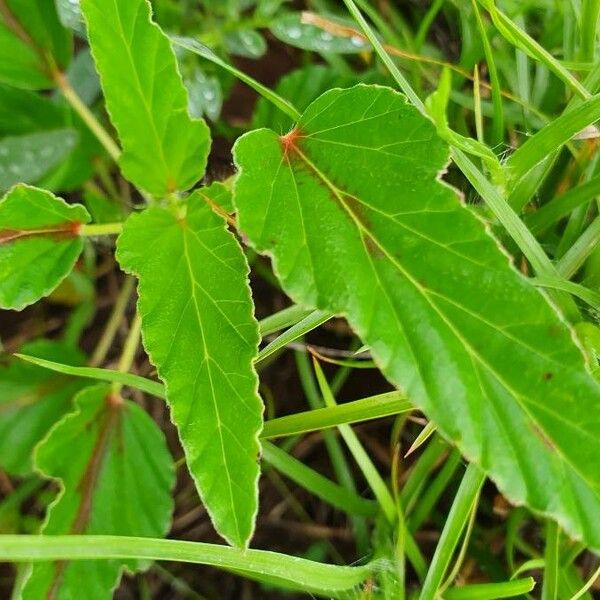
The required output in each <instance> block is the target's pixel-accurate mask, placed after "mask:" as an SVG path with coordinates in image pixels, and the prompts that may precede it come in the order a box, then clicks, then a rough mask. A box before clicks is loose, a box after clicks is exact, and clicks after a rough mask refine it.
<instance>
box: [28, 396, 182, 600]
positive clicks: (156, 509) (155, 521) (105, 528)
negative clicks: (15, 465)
mask: <svg viewBox="0 0 600 600" xmlns="http://www.w3.org/2000/svg"><path fill="white" fill-rule="evenodd" d="M75 404H76V409H77V410H76V411H75V412H73V413H71V414H69V415H67V416H66V417H65V418H64V419H63V420H62V421H61V422H60V423H58V424H57V425H56V427H55V428H54V429H53V430H52V431H51V432H50V434H49V435H48V437H47V438H46V439H45V440H44V442H43V443H42V444H41V445H40V446H39V447H38V449H37V452H36V455H35V462H36V466H37V468H38V469H39V470H40V471H41V472H42V474H44V475H46V476H47V477H52V478H54V479H57V480H58V481H60V483H61V491H60V493H59V494H58V497H57V498H56V500H55V501H54V502H53V504H52V505H51V506H50V508H49V511H48V515H47V517H46V521H45V523H44V526H43V529H42V533H43V534H45V535H59V534H66V533H71V534H104V535H135V536H140V537H161V536H164V535H165V534H166V533H167V531H168V529H169V525H170V522H171V513H172V510H173V500H172V498H171V490H172V488H173V485H174V483H175V467H174V464H173V460H172V458H171V456H170V454H169V451H168V448H167V445H166V441H165V438H164V435H163V433H162V432H161V431H160V429H159V428H158V426H157V425H156V424H155V423H154V421H152V419H151V418H150V417H149V416H148V415H147V414H146V413H145V412H144V411H143V410H142V409H141V408H140V407H139V406H138V405H137V404H135V403H134V402H130V401H123V400H122V399H120V398H118V397H115V396H113V395H112V394H111V388H110V386H108V385H96V386H93V387H89V388H87V389H85V390H83V391H82V392H80V393H79V394H78V395H77V397H76V399H75ZM146 566H147V562H146V561H143V560H136V559H129V560H107V561H86V562H79V561H77V562H58V563H54V564H53V563H38V564H36V565H34V567H33V569H32V571H31V575H30V577H29V579H28V580H27V583H26V584H25V588H24V590H23V598H25V599H26V600H29V599H35V598H49V597H52V598H57V599H62V598H73V597H77V596H78V595H79V594H80V593H81V585H82V583H83V582H85V589H86V592H85V595H86V597H88V598H111V597H112V594H111V592H112V590H113V589H114V587H115V585H116V584H117V583H118V581H119V578H120V574H121V572H122V571H123V569H127V570H128V571H129V572H133V571H136V570H140V569H143V568H145V567H146Z"/></svg>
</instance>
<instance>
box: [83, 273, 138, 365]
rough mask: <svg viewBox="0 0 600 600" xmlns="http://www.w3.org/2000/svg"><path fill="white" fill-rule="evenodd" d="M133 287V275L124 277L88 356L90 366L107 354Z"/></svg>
mask: <svg viewBox="0 0 600 600" xmlns="http://www.w3.org/2000/svg"><path fill="white" fill-rule="evenodd" d="M134 287H135V279H134V278H133V277H129V276H128V277H126V278H125V280H124V282H123V287H122V288H121V291H120V292H119V295H118V296H117V301H116V302H115V305H114V307H113V310H112V312H111V314H110V317H109V319H108V321H107V323H106V327H105V328H104V331H103V332H102V336H101V337H100V340H99V341H98V344H97V345H96V348H95V350H94V353H93V354H92V357H91V358H90V363H89V364H90V366H91V367H97V366H99V365H100V364H102V362H104V359H105V358H106V355H107V354H108V350H109V349H110V346H111V344H112V342H113V340H114V339H115V335H116V334H117V330H118V329H119V325H120V324H121V321H122V320H123V316H124V315H125V310H126V308H127V303H128V302H129V298H130V296H131V294H132V293H133V289H134Z"/></svg>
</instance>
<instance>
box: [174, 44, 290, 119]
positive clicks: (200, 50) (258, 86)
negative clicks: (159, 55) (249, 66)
mask: <svg viewBox="0 0 600 600" xmlns="http://www.w3.org/2000/svg"><path fill="white" fill-rule="evenodd" d="M170 37H171V42H172V43H173V44H175V45H176V46H179V47H180V48H184V49H185V50H188V51H189V52H193V53H194V54H197V55H198V56H200V57H202V58H205V59H206V60H209V61H210V62H212V63H214V64H215V65H217V66H219V67H221V68H222V69H225V70H226V71H228V72H229V73H231V74H232V75H233V76H234V77H236V78H237V79H239V80H240V81H243V82H244V83H245V84H246V85H248V86H250V87H251V88H252V89H253V90H254V91H256V92H258V93H259V94H260V95H261V96H262V97H263V98H265V99H266V100H268V101H269V102H271V103H272V104H274V105H275V106H276V107H277V108H279V110H281V111H282V112H284V113H285V114H286V115H288V116H289V117H291V118H292V119H293V120H294V121H296V120H298V118H299V117H300V113H299V112H298V111H297V110H296V108H295V107H294V106H293V105H292V104H291V103H290V102H289V101H288V100H286V99H285V98H282V97H281V96H279V94H276V93H275V92H274V91H273V90H271V89H269V88H268V87H266V86H264V85H262V83H259V82H258V81H256V79H254V78H252V77H250V76H249V75H246V73H244V72H243V71H240V70H239V69H236V68H235V67H234V66H233V65H230V64H229V63H228V62H226V61H224V60H223V59H222V58H221V57H219V56H217V55H216V54H215V53H214V52H213V51H212V50H211V49H210V48H208V47H207V46H205V45H204V44H201V43H200V42H199V41H198V40H195V39H193V38H186V37H179V36H170Z"/></svg>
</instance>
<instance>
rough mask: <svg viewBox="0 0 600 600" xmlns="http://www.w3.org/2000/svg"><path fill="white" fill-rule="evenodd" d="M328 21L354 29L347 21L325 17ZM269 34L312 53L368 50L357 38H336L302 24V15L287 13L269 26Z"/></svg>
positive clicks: (314, 27)
mask: <svg viewBox="0 0 600 600" xmlns="http://www.w3.org/2000/svg"><path fill="white" fill-rule="evenodd" d="M326 18H327V20H328V21H331V22H333V23H336V24H337V25H339V26H341V27H351V28H353V27H354V23H353V22H352V21H351V20H349V19H341V18H339V17H334V16H331V15H326ZM271 33H272V34H273V35H274V36H275V37H276V38H277V39H279V40H281V41H282V42H285V43H286V44H289V45H290V46H296V47H297V48H302V49H303V50H312V51H313V52H332V53H334V54H356V53H358V52H364V51H365V50H369V44H368V43H367V42H365V40H364V39H363V38H362V37H361V36H359V35H355V36H338V35H332V34H331V33H329V32H328V31H324V30H323V29H321V28H320V27H316V26H315V25H310V24H307V23H303V21H302V13H299V12H294V13H289V14H287V15H285V16H283V17H280V18H279V19H277V20H276V21H275V22H274V23H273V24H272V25H271Z"/></svg>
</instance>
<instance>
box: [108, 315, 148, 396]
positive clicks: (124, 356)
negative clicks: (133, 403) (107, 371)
mask: <svg viewBox="0 0 600 600" xmlns="http://www.w3.org/2000/svg"><path fill="white" fill-rule="evenodd" d="M141 331H142V318H141V317H140V314H139V313H137V312H136V313H135V317H133V321H131V326H130V329H129V333H128V334H127V339H126V340H125V345H124V346H123V352H122V353H121V358H120V359H119V364H118V365H117V371H119V373H128V372H129V369H130V368H131V365H132V364H133V360H134V359H135V354H136V352H137V349H138V345H139V343H140V334H141ZM122 387H123V384H122V383H119V382H114V383H113V386H112V390H113V393H114V394H119V393H120V392H121V388H122Z"/></svg>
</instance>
